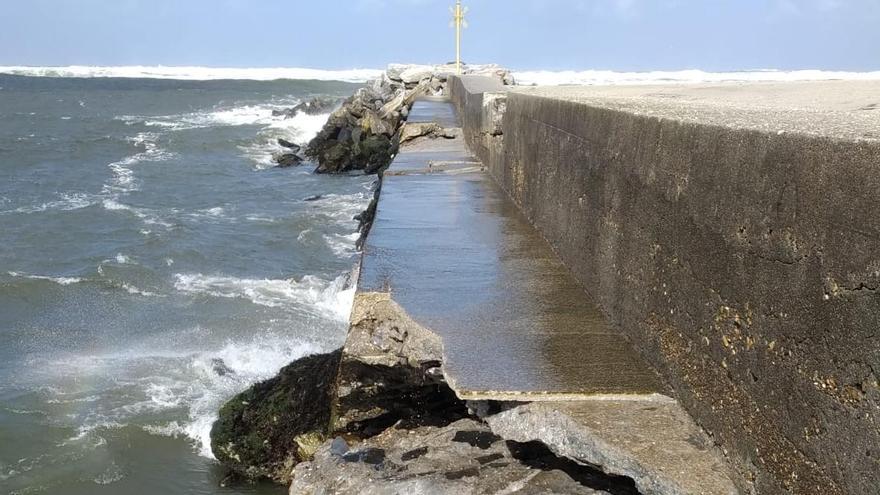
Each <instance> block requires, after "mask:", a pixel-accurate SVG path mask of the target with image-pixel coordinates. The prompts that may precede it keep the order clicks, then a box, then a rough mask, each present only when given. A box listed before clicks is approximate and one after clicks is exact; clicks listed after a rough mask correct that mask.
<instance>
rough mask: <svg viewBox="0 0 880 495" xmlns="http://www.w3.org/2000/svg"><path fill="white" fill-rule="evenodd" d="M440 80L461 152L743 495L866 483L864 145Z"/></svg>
mask: <svg viewBox="0 0 880 495" xmlns="http://www.w3.org/2000/svg"><path fill="white" fill-rule="evenodd" d="M500 91H503V88H502V87H501V86H500V85H496V84H495V83H492V82H490V81H488V80H486V79H482V78H470V77H464V78H454V79H453V80H452V81H451V84H450V93H451V96H452V98H453V101H454V102H455V104H456V105H457V107H458V109H459V114H460V115H461V117H462V124H463V127H464V134H465V137H466V139H467V142H468V144H469V146H470V148H471V150H472V151H473V152H474V153H475V154H476V155H477V156H478V158H479V159H480V160H481V161H482V162H483V163H484V164H485V165H486V166H487V167H488V169H489V171H490V173H491V175H492V176H493V177H494V178H495V180H496V181H497V182H498V183H499V184H500V185H501V186H502V187H503V188H504V190H505V191H506V192H507V193H508V195H509V196H510V197H511V198H512V199H513V201H514V202H515V203H516V204H517V205H518V206H519V208H520V209H521V210H522V212H523V213H524V214H525V215H526V216H527V217H528V219H529V220H530V221H531V222H532V223H533V224H534V225H535V226H536V228H537V229H538V230H539V231H540V232H541V233H542V234H543V235H544V236H545V238H546V239H547V240H548V241H549V242H550V243H551V245H552V246H553V248H554V249H555V250H556V252H557V253H558V254H559V256H560V257H561V259H562V260H563V262H564V263H565V264H566V265H567V267H568V268H569V269H570V270H571V271H572V273H573V274H574V275H575V277H576V278H577V279H578V280H579V281H580V282H581V283H582V284H583V285H584V287H585V288H586V289H587V291H588V292H589V293H590V294H591V295H592V296H593V298H594V299H595V300H596V301H597V302H598V303H599V305H600V307H601V309H602V311H603V312H604V313H605V315H606V317H607V318H608V320H609V321H610V322H612V324H614V325H616V326H617V327H619V328H620V329H621V330H622V331H623V332H625V333H626V335H627V336H628V337H629V339H630V340H631V341H632V343H633V344H634V345H635V347H636V348H637V349H638V351H639V352H640V354H642V356H643V357H644V358H645V359H646V360H648V361H649V362H650V363H651V364H652V365H653V366H654V367H655V368H656V369H657V370H658V371H660V373H661V375H662V376H663V378H664V379H665V380H666V381H667V382H668V383H669V384H670V385H671V387H672V388H673V389H674V391H675V393H676V396H677V398H678V399H679V400H680V401H681V403H682V404H683V405H684V406H685V407H686V408H687V410H688V411H689V412H690V413H691V415H692V416H693V417H694V418H695V419H696V420H697V421H698V422H699V423H700V424H701V425H702V426H703V427H704V428H705V429H706V430H707V431H708V432H709V433H710V434H711V435H712V436H713V438H714V439H715V441H716V442H717V443H718V444H719V445H720V446H721V447H722V448H723V449H724V450H725V452H726V453H727V454H728V456H729V457H730V458H731V460H732V461H733V463H734V465H736V466H737V468H738V469H739V470H740V471H741V474H742V475H743V476H745V477H746V478H747V479H749V480H751V481H752V482H753V483H754V485H755V487H756V489H757V491H758V492H759V493H810V494H819V493H821V494H834V493H852V494H857V493H858V494H862V493H880V390H878V377H880V290H878V289H880V215H877V213H876V212H877V209H876V205H877V204H878V197H880V195H878V193H880V144H878V142H877V141H876V140H873V141H871V140H853V139H842V138H835V137H823V136H821V135H807V134H802V133H777V132H771V131H767V130H756V129H749V128H738V127H734V126H726V125H719V124H718V123H716V122H712V123H705V124H704V123H700V122H699V121H693V120H690V121H688V120H676V119H669V118H659V117H656V116H651V115H649V114H645V113H638V112H630V111H626V110H621V109H615V108H609V107H604V106H601V105H591V104H590V103H587V102H582V101H572V100H566V99H562V98H553V97H547V96H539V95H534V94H528V93H527V92H517V91H514V92H510V93H504V94H502V93H500Z"/></svg>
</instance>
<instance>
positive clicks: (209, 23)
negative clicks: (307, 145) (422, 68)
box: [0, 0, 880, 71]
mask: <svg viewBox="0 0 880 495" xmlns="http://www.w3.org/2000/svg"><path fill="white" fill-rule="evenodd" d="M452 3H453V0H333V1H327V0H315V1H305V0H0V65H32V66H48V65H104V66H106V65H199V66H212V67H314V68H326V69H345V68H381V67H384V66H385V65H387V64H388V63H391V62H404V63H440V62H446V61H449V60H452V59H454V56H455V52H454V38H453V30H452V29H451V28H450V26H449V20H450V14H449V6H450V5H451V4H452ZM464 4H465V5H466V6H468V7H469V12H468V16H467V17H468V22H469V27H468V29H466V30H465V31H464V37H463V46H464V48H463V58H464V60H465V61H466V62H472V63H498V64H501V65H504V66H506V67H509V68H513V69H519V70H537V69H546V70H563V69H570V70H585V69H610V70H621V71H624V70H626V71H630V70H633V71H647V70H675V69H702V70H708V71H730V70H748V69H782V70H791V69H826V70H854V71H868V70H878V69H880V0H464Z"/></svg>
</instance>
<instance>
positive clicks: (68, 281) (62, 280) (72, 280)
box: [6, 272, 84, 285]
mask: <svg viewBox="0 0 880 495" xmlns="http://www.w3.org/2000/svg"><path fill="white" fill-rule="evenodd" d="M6 274H7V275H9V276H10V277H15V278H26V279H30V280H45V281H47V282H54V283H56V284H58V285H73V284H78V283H80V282H82V281H83V280H84V279H82V278H79V277H50V276H47V275H29V274H27V273H21V272H6Z"/></svg>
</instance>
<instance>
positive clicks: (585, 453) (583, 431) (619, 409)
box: [486, 400, 740, 495]
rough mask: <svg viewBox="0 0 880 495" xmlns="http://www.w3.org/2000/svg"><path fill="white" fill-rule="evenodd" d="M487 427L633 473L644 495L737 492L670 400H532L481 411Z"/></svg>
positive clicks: (605, 468)
mask: <svg viewBox="0 0 880 495" xmlns="http://www.w3.org/2000/svg"><path fill="white" fill-rule="evenodd" d="M486 421H487V422H488V423H489V426H490V427H491V428H492V431H494V432H495V433H497V434H498V435H501V436H503V437H504V438H508V439H511V440H516V441H519V442H528V441H532V440H539V441H541V442H542V443H544V444H546V445H547V446H549V447H550V449H551V450H553V451H554V452H555V453H556V454H557V455H560V456H564V457H568V458H570V459H574V460H576V461H578V462H581V463H584V464H589V465H593V466H598V467H599V468H600V469H602V470H603V471H605V472H607V473H614V474H618V475H623V476H627V477H630V478H632V479H633V480H635V483H636V486H637V487H638V489H639V492H640V493H643V494H645V495H700V494H705V495H735V494H737V493H740V491H739V489H738V488H737V486H736V485H735V484H734V482H733V481H732V479H731V477H730V474H729V470H728V468H727V466H726V465H725V463H724V461H723V458H722V456H721V454H720V452H718V450H717V449H716V448H715V447H714V445H713V444H712V442H711V440H709V438H708V437H706V435H705V434H704V433H703V432H702V431H701V430H700V429H699V427H697V425H696V424H694V422H693V420H691V418H690V417H689V416H688V415H687V413H686V412H684V410H683V409H682V408H681V406H679V405H678V404H677V403H676V402H674V401H651V400H645V401H613V400H609V401H580V402H535V403H532V404H527V405H523V406H519V407H516V408H513V409H511V410H509V411H505V412H503V413H500V414H496V415H494V416H489V417H487V418H486Z"/></svg>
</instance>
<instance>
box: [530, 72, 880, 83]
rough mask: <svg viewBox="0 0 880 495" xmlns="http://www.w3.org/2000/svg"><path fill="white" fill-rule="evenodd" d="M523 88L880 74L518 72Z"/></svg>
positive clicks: (870, 76) (876, 76) (877, 75)
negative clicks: (528, 86)
mask: <svg viewBox="0 0 880 495" xmlns="http://www.w3.org/2000/svg"><path fill="white" fill-rule="evenodd" d="M513 76H514V78H516V83H517V84H519V85H538V86H560V85H571V84H579V85H636V84H688V83H721V82H730V83H733V82H791V81H832V80H860V81H871V80H880V71H874V72H842V71H825V70H793V71H780V70H754V71H738V72H706V71H702V70H678V71H651V72H617V71H611V70H585V71H528V70H525V71H514V72H513Z"/></svg>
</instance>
